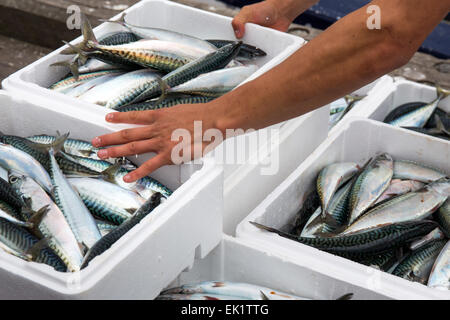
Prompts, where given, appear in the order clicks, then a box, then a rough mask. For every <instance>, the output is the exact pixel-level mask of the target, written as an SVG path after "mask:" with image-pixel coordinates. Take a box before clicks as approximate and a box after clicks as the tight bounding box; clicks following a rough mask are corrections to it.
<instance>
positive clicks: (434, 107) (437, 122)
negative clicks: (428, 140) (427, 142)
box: [384, 87, 450, 140]
mask: <svg viewBox="0 0 450 320" xmlns="http://www.w3.org/2000/svg"><path fill="white" fill-rule="evenodd" d="M436 91H437V98H436V99H434V100H433V101H431V102H429V103H426V102H420V101H419V102H409V103H405V104H402V105H401V106H399V107H397V108H395V109H394V110H393V111H392V112H390V113H389V114H388V115H387V116H386V118H385V119H384V122H385V123H389V124H390V125H393V126H396V127H402V128H405V129H409V130H413V131H416V132H420V133H424V134H427V135H431V136H434V137H438V138H441V139H446V140H450V114H449V113H448V112H445V111H444V110H442V109H440V108H438V105H439V102H441V101H442V100H443V99H445V98H446V97H447V96H448V95H450V91H448V90H444V89H441V88H439V87H438V88H437V89H436Z"/></svg>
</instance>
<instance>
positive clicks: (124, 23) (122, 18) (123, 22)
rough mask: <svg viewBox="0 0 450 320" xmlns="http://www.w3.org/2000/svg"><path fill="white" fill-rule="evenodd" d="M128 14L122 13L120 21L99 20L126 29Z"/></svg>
mask: <svg viewBox="0 0 450 320" xmlns="http://www.w3.org/2000/svg"><path fill="white" fill-rule="evenodd" d="M126 15H127V14H126V12H124V13H122V14H121V15H120V17H119V19H117V20H111V19H98V21H100V22H109V23H117V24H120V25H121V26H124V27H126V22H125V16H126Z"/></svg>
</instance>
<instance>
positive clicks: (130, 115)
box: [105, 110, 155, 124]
mask: <svg viewBox="0 0 450 320" xmlns="http://www.w3.org/2000/svg"><path fill="white" fill-rule="evenodd" d="M154 118H155V110H145V111H129V112H112V113H108V114H107V115H106V117H105V119H106V121H108V122H112V123H129V124H151V123H153V122H154Z"/></svg>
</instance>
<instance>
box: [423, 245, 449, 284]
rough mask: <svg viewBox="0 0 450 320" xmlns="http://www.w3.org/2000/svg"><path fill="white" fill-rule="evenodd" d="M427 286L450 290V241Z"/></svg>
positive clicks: (438, 260)
mask: <svg viewBox="0 0 450 320" xmlns="http://www.w3.org/2000/svg"><path fill="white" fill-rule="evenodd" d="M427 285H428V286H429V287H431V288H436V289H441V290H450V240H448V241H447V243H446V245H445V247H444V248H443V249H442V250H441V252H440V253H439V256H438V257H437V258H436V262H435V263H434V265H433V267H432V269H431V274H430V277H429V279H428V284H427Z"/></svg>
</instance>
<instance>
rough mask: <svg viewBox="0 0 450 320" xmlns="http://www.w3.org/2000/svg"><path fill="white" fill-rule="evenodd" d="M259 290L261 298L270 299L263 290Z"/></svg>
mask: <svg viewBox="0 0 450 320" xmlns="http://www.w3.org/2000/svg"><path fill="white" fill-rule="evenodd" d="M259 292H260V293H261V300H270V299H269V297H268V296H267V295H266V294H265V293H264V292H262V291H261V290H259Z"/></svg>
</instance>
